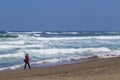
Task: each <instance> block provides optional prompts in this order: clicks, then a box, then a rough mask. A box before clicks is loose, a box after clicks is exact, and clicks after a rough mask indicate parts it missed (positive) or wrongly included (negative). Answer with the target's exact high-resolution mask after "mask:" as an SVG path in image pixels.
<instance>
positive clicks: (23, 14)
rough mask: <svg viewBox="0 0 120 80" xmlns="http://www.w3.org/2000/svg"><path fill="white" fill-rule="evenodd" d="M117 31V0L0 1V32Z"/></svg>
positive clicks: (119, 18) (119, 1)
mask: <svg viewBox="0 0 120 80" xmlns="http://www.w3.org/2000/svg"><path fill="white" fill-rule="evenodd" d="M3 30H4V31H120V0H0V31H3Z"/></svg>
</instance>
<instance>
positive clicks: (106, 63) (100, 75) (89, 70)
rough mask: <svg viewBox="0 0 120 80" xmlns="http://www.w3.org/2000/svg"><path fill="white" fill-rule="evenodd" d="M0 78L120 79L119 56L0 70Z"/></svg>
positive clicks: (16, 79)
mask: <svg viewBox="0 0 120 80" xmlns="http://www.w3.org/2000/svg"><path fill="white" fill-rule="evenodd" d="M0 80H120V57H116V58H108V59H95V60H90V61H87V62H83V63H75V64H67V65H61V66H53V67H44V68H34V69H31V70H29V69H27V70H14V71H10V70H9V71H1V72H0Z"/></svg>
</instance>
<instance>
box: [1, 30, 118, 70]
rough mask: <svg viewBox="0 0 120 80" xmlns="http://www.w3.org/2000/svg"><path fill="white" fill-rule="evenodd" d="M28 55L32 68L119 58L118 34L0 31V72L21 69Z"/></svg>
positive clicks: (104, 32) (99, 32) (105, 32)
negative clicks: (87, 60)
mask: <svg viewBox="0 0 120 80" xmlns="http://www.w3.org/2000/svg"><path fill="white" fill-rule="evenodd" d="M26 53H28V54H29V56H30V63H31V65H32V67H38V66H39V67H40V66H41V67H44V66H50V65H59V64H69V63H71V62H72V61H77V60H79V61H82V60H83V59H87V58H89V57H94V56H97V57H99V58H109V57H117V56H120V32H107V31H81V32H78V31H74V32H73V31H72V32H70V31H66V32H65V31H64V32H60V31H46V32H42V31H41V32H6V31H3V32H0V71H2V70H7V69H11V70H15V69H19V68H23V66H24V62H23V61H24V56H25V54H26Z"/></svg>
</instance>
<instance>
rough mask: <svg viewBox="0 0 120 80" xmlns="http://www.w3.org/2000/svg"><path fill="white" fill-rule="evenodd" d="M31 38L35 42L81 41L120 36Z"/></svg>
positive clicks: (111, 38) (118, 37)
mask: <svg viewBox="0 0 120 80" xmlns="http://www.w3.org/2000/svg"><path fill="white" fill-rule="evenodd" d="M33 38H34V39H36V40H81V39H102V40H104V39H105V40H113V39H120V36H88V37H54V38H45V37H33Z"/></svg>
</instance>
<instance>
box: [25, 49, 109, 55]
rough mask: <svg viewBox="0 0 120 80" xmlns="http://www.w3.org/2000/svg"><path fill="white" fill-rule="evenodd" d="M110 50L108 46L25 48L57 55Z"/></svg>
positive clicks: (36, 52)
mask: <svg viewBox="0 0 120 80" xmlns="http://www.w3.org/2000/svg"><path fill="white" fill-rule="evenodd" d="M109 51H111V50H110V49H108V48H105V47H101V48H78V49H74V48H68V49H56V48H53V49H41V50H34V49H30V50H26V52H29V53H34V54H40V55H51V56H52V55H59V54H63V55H64V54H75V53H79V54H81V53H97V52H109Z"/></svg>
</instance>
